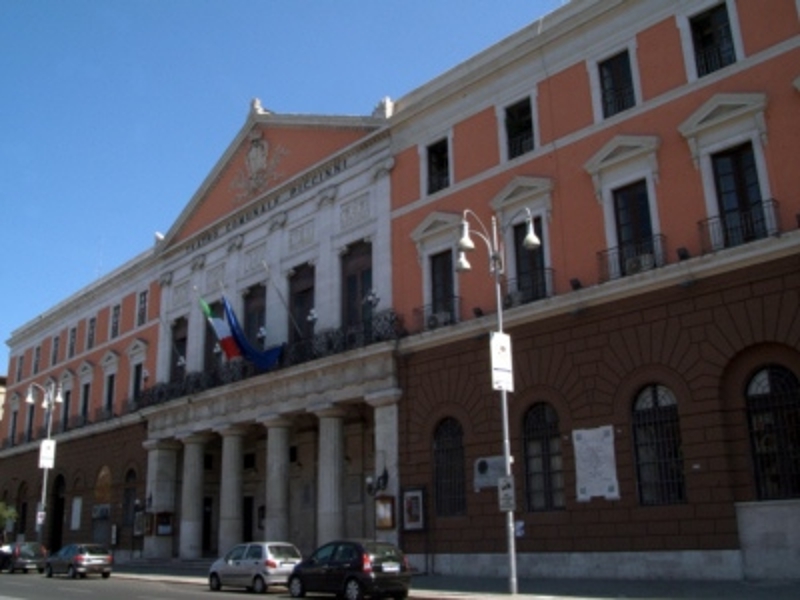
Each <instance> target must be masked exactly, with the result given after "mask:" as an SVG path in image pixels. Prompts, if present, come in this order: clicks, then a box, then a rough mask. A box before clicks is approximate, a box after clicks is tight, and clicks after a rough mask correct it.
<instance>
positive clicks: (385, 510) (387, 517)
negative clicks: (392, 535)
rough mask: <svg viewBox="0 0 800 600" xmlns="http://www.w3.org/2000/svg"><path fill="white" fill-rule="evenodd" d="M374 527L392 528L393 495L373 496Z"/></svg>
mask: <svg viewBox="0 0 800 600" xmlns="http://www.w3.org/2000/svg"><path fill="white" fill-rule="evenodd" d="M375 528H376V529H394V497H393V496H378V497H377V498H375Z"/></svg>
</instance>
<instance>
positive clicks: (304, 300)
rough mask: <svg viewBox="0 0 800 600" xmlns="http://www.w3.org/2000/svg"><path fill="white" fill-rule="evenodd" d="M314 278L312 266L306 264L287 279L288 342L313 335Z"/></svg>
mask: <svg viewBox="0 0 800 600" xmlns="http://www.w3.org/2000/svg"><path fill="white" fill-rule="evenodd" d="M314 277H315V269H314V265H311V264H308V263H307V264H304V265H301V266H299V267H297V268H296V269H294V271H293V273H292V275H291V278H290V279H289V317H290V319H289V320H290V322H289V341H290V342H294V341H298V340H301V339H309V338H311V337H312V336H313V335H314V324H315V323H316V311H315V310H314ZM312 311H314V312H312Z"/></svg>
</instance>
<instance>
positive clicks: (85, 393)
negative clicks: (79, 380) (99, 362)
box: [81, 383, 92, 423]
mask: <svg viewBox="0 0 800 600" xmlns="http://www.w3.org/2000/svg"><path fill="white" fill-rule="evenodd" d="M91 397H92V384H91V383H84V384H83V385H82V386H81V420H82V421H83V422H84V423H85V422H86V421H87V419H88V418H89V402H90V401H91Z"/></svg>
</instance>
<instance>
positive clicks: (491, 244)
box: [456, 208, 542, 594]
mask: <svg viewBox="0 0 800 600" xmlns="http://www.w3.org/2000/svg"><path fill="white" fill-rule="evenodd" d="M524 210H525V212H526V213H527V218H526V225H527V234H526V236H525V239H524V241H523V242H522V245H523V246H524V247H525V248H526V249H528V250H535V249H537V248H539V247H540V246H541V245H542V244H541V242H540V241H539V238H538V237H536V233H535V232H534V230H533V217H532V216H531V212H530V210H528V209H527V208H526V209H524ZM468 216H471V217H472V218H473V219H474V220H475V221H476V222H477V223H478V225H479V226H480V228H481V230H482V231H473V232H472V233H474V234H475V235H476V236H478V237H479V238H480V239H482V240H483V241H484V243H485V244H486V250H487V252H488V253H489V272H490V273H491V274H492V275H493V276H494V285H495V296H496V300H497V332H496V333H495V334H493V336H492V339H491V356H492V387H493V388H494V389H495V390H499V391H500V402H501V404H502V411H503V457H504V459H505V477H503V478H501V479H500V480H499V481H498V486H497V490H498V495H499V500H500V507H501V510H505V513H506V534H507V536H508V585H509V593H511V594H516V593H517V556H516V548H515V540H514V509H515V506H514V498H515V493H514V479H513V476H512V474H511V462H512V457H511V441H510V436H509V427H508V392H513V391H514V375H513V370H512V367H511V340H510V338H509V337H508V336H507V335H506V334H505V333H504V332H503V297H502V285H501V277H502V275H503V274H504V273H505V250H504V247H503V244H502V243H501V241H500V238H499V237H498V233H497V219H496V218H495V217H494V216H492V231H491V234H490V233H489V231H487V229H486V226H485V225H484V224H483V222H482V221H481V220H480V218H479V217H478V215H476V214H475V213H474V212H472V211H471V210H469V209H466V210H465V211H464V215H463V217H462V219H461V237H460V239H459V240H458V250H459V252H458V262H457V263H456V270H457V271H469V270H470V269H471V268H472V266H471V265H470V264H469V261H468V260H467V256H466V252H468V251H470V250H474V249H475V244H474V243H473V242H472V239H471V238H470V227H469V222H468V221H467V217H468Z"/></svg>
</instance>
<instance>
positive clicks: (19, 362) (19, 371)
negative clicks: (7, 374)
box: [15, 355, 25, 383]
mask: <svg viewBox="0 0 800 600" xmlns="http://www.w3.org/2000/svg"><path fill="white" fill-rule="evenodd" d="M24 367H25V357H24V356H22V355H20V356H18V357H17V375H16V378H15V381H16V382H17V383H19V382H20V381H22V373H23V369H24Z"/></svg>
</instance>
